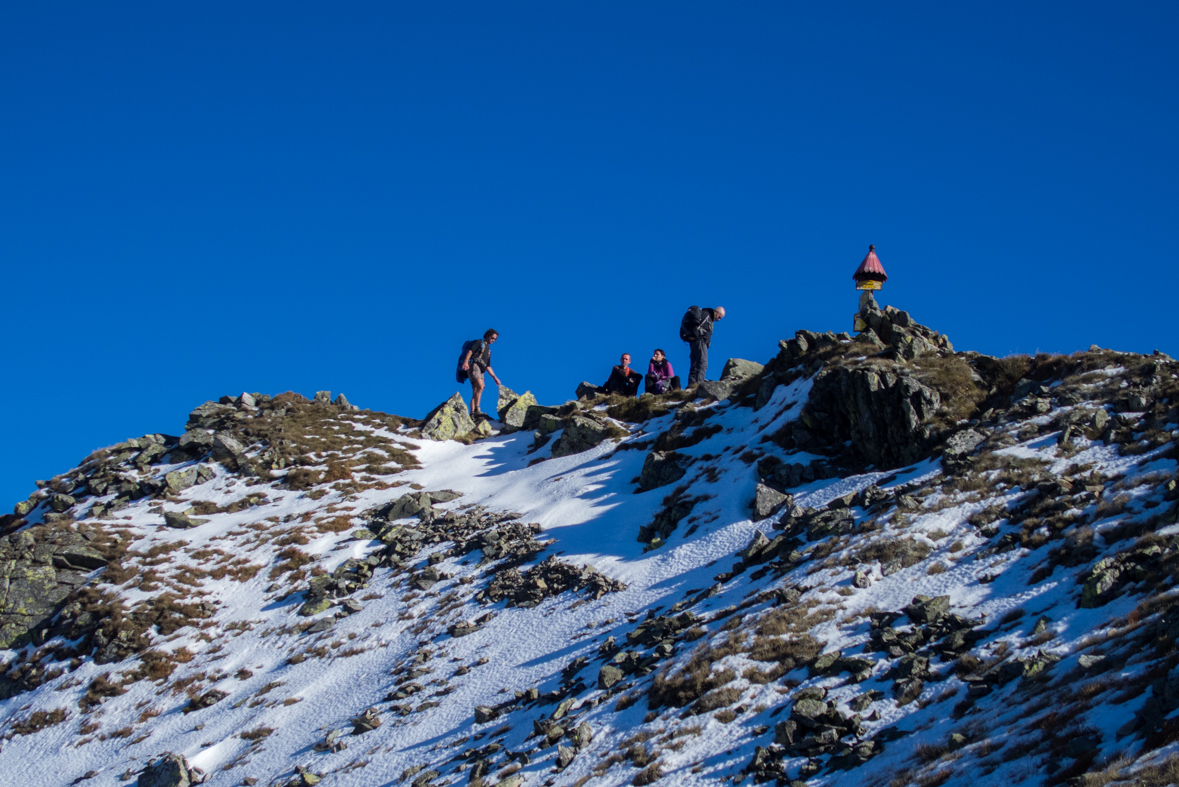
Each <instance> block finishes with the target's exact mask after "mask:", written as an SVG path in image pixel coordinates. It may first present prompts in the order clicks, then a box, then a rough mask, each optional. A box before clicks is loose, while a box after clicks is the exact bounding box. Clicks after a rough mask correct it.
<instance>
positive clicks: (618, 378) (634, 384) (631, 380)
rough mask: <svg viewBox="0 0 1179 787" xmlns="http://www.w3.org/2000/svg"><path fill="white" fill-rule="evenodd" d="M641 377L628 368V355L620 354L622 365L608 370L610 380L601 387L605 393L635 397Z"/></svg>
mask: <svg viewBox="0 0 1179 787" xmlns="http://www.w3.org/2000/svg"><path fill="white" fill-rule="evenodd" d="M642 381H643V375H641V374H639V373H638V372H636V371H635V370H634V369H632V368H630V353H623V354H622V363H620V364H618V365H617V366H615V367H614V368H613V369H611V370H610V379H608V380H606V384H605V385H604V386H602V387H603V388H605V389H606V393H617V394H622V395H623V396H637V395H638V393H639V383H641V382H642Z"/></svg>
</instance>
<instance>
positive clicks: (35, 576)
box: [0, 560, 70, 648]
mask: <svg viewBox="0 0 1179 787" xmlns="http://www.w3.org/2000/svg"><path fill="white" fill-rule="evenodd" d="M0 588H3V590H4V593H3V595H2V596H0V648H13V647H20V646H22V645H24V644H26V643H27V642H28V638H29V631H30V630H31V629H32V628H34V627H35V626H36V625H37V624H38V623H40V622H41V621H42V620H45V619H46V618H47V617H48V616H49V615H51V614H52V613H53V611H54V610H55V609H56V607H57V605H58V604H59V603H60V602H61V601H62V600H63V599H64V598H65V597H66V596H67V595H68V594H69V590H70V589H69V588H68V587H66V586H63V585H60V584H58V581H57V572H56V571H55V570H54V569H53V567H52V566H44V565H33V564H30V563H26V562H22V561H15V560H12V561H3V562H0Z"/></svg>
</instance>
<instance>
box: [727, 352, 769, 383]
mask: <svg viewBox="0 0 1179 787" xmlns="http://www.w3.org/2000/svg"><path fill="white" fill-rule="evenodd" d="M764 368H765V367H764V366H762V365H761V364H760V363H754V362H753V361H746V360H744V359H742V358H730V359H729V360H727V361H725V367H724V369H722V370H721V377H720V378H721V382H724V383H731V384H733V385H737V384H740V383H743V382H745V381H746V380H748V379H749V378H750V377H756V376H757V375H759V374H761V370H762V369H764Z"/></svg>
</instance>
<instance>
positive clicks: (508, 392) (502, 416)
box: [496, 385, 538, 431]
mask: <svg viewBox="0 0 1179 787" xmlns="http://www.w3.org/2000/svg"><path fill="white" fill-rule="evenodd" d="M537 406H538V404H537V401H536V397H535V396H533V395H532V393H531V392H529V391H525V392H524V393H523V394H521V395H519V396H517V395H516V394H515V392H513V391H512V389H511V388H506V387H505V386H502V385H501V386H500V387H499V402H498V405H497V407H496V413H497V414H498V415H499V420H500V421H501V422H502V423H503V425H504V430H505V431H516V430H518V429H525V428H527V426H526V424H527V422H528V414H529V411H530V410H531V409H532V408H534V407H537Z"/></svg>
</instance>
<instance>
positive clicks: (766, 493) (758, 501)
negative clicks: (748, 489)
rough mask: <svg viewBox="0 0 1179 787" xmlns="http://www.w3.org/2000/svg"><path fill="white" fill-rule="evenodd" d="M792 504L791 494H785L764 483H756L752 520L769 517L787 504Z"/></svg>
mask: <svg viewBox="0 0 1179 787" xmlns="http://www.w3.org/2000/svg"><path fill="white" fill-rule="evenodd" d="M793 504H794V496H793V495H785V494H782V493H781V492H779V491H778V490H777V489H774V488H772V487H768V486H766V485H765V484H758V485H757V490H756V491H755V492H754V494H753V521H754V522H760V521H761V520H763V519H769V518H770V517H772V516H773V515H774V514H776V513H778V512H779V511H781V510H782V509H783V508H785V507H786V506H788V505H793Z"/></svg>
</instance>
